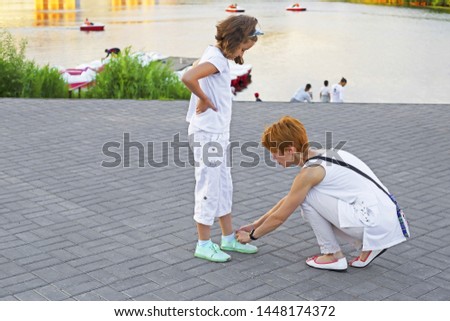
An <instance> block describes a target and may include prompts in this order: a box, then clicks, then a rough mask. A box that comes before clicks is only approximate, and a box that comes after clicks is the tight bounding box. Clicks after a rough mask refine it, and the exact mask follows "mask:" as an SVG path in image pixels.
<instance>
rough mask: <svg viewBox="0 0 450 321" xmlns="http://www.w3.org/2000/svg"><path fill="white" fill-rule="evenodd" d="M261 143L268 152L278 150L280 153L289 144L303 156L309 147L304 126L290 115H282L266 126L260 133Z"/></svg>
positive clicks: (282, 152)
mask: <svg viewBox="0 0 450 321" xmlns="http://www.w3.org/2000/svg"><path fill="white" fill-rule="evenodd" d="M261 143H262V145H263V146H264V147H265V148H267V149H268V150H269V151H270V152H272V153H274V152H276V151H279V152H280V153H281V154H282V155H283V154H284V150H285V149H286V148H288V147H290V146H294V147H295V148H296V149H297V151H298V152H300V153H302V154H303V156H304V157H305V156H307V153H308V149H309V143H308V135H307V133H306V129H305V127H304V126H303V124H302V123H301V122H300V121H299V120H297V119H295V118H293V117H291V116H284V117H282V118H281V119H280V120H279V121H277V122H276V123H273V124H272V125H270V126H269V127H267V128H266V129H265V130H264V133H263V134H262V138H261Z"/></svg>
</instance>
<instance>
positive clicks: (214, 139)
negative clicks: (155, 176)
mask: <svg viewBox="0 0 450 321" xmlns="http://www.w3.org/2000/svg"><path fill="white" fill-rule="evenodd" d="M229 137H230V135H229V133H224V134H213V133H208V132H205V131H197V132H194V133H193V134H191V135H189V142H190V145H191V149H192V151H193V154H194V160H195V162H196V164H195V208H194V220H195V221H196V222H197V223H200V224H204V225H209V226H211V225H213V224H214V220H215V218H216V217H221V216H224V215H226V214H229V213H231V205H232V198H233V181H232V179H231V167H230V166H228V162H229V159H228V150H227V148H228V146H229Z"/></svg>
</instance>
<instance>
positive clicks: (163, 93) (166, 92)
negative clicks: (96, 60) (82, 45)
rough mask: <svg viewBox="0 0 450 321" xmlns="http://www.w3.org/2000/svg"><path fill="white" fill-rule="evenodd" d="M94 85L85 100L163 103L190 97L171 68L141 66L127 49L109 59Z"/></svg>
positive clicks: (160, 65)
mask: <svg viewBox="0 0 450 321" xmlns="http://www.w3.org/2000/svg"><path fill="white" fill-rule="evenodd" d="M95 82H96V83H95V86H93V87H91V88H90V89H89V90H88V91H87V92H86V94H85V97H87V98H117V99H164V100H165V99H188V98H189V97H190V92H189V90H188V89H187V88H186V87H185V86H184V84H183V83H182V82H181V81H180V80H179V79H178V76H177V75H176V74H175V73H174V72H173V71H172V70H171V69H170V66H168V65H167V64H164V63H162V62H159V61H153V62H151V63H150V64H148V65H146V66H142V65H141V63H140V62H139V59H138V58H137V57H133V56H131V55H130V48H126V49H125V50H124V51H123V53H122V54H120V55H118V56H117V57H114V58H112V59H111V60H110V62H109V63H108V64H106V65H105V68H104V70H103V71H102V72H101V73H99V74H98V75H97V78H96V81H95Z"/></svg>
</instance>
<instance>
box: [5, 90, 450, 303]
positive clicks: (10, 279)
mask: <svg viewBox="0 0 450 321" xmlns="http://www.w3.org/2000/svg"><path fill="white" fill-rule="evenodd" d="M186 105H187V104H186V102H179V101H176V102H157V101H118V100H114V101H111V100H100V101H99V100H77V99H73V100H21V99H0V136H1V141H0V150H1V157H0V298H2V299H3V300H449V299H450V227H449V226H450V179H449V177H450V163H449V159H450V126H449V124H450V105H371V104H343V105H341V106H335V105H323V104H313V105H299V104H286V103H260V104H257V103H253V102H237V103H235V105H234V114H233V117H234V118H233V124H232V140H234V141H236V142H240V144H241V146H243V144H244V143H245V142H252V141H253V142H258V141H259V138H260V135H261V132H262V131H263V129H264V126H265V125H267V124H270V123H272V122H274V121H275V120H277V119H278V118H280V116H282V115H287V114H289V115H292V116H295V117H298V118H300V119H301V120H302V121H303V122H304V124H305V125H306V127H307V129H308V130H309V134H310V139H311V140H312V141H315V142H317V143H321V144H322V145H325V144H326V137H327V134H326V133H327V132H330V133H332V134H331V136H332V140H333V141H332V142H331V141H330V140H329V139H328V143H327V144H328V145H331V146H336V145H337V144H338V143H339V142H340V141H346V143H345V146H344V149H346V150H349V151H351V152H354V153H355V154H357V155H358V156H359V157H361V158H362V159H363V160H365V161H367V163H368V164H369V165H371V166H372V168H373V169H374V171H375V173H377V174H378V175H379V176H380V178H381V179H382V180H383V182H384V183H385V184H386V185H387V186H388V187H389V188H390V189H391V191H393V192H394V194H396V195H397V198H398V199H399V201H400V204H402V205H403V206H404V208H405V210H406V213H407V215H408V217H409V220H410V224H411V225H412V228H411V230H412V235H413V237H412V239H411V240H410V241H408V242H406V243H403V244H401V245H399V246H396V247H394V248H391V249H390V250H389V251H387V252H386V253H385V254H383V256H381V257H380V258H379V259H377V260H376V261H375V262H374V263H373V264H372V265H371V266H370V267H369V268H367V269H364V270H357V269H351V268H349V270H348V272H347V273H335V272H326V271H319V270H314V269H311V268H308V267H307V266H306V265H305V263H304V261H305V258H306V257H308V256H311V255H313V254H316V253H317V251H318V247H317V245H316V242H315V239H314V235H313V233H312V232H311V230H310V228H309V226H308V225H307V224H306V223H305V222H304V221H303V220H302V219H301V218H300V215H299V214H298V212H296V213H295V214H294V215H293V216H292V217H291V218H290V219H289V220H288V221H287V222H286V223H285V224H284V225H283V226H282V227H280V228H279V229H278V230H277V231H275V232H273V233H271V234H270V235H268V236H266V237H263V238H261V239H260V240H258V241H257V242H255V244H257V245H258V246H259V248H260V251H259V252H258V253H257V254H256V255H253V256H245V255H244V254H233V260H232V261H231V262H229V263H224V264H214V263H209V262H206V261H202V260H199V259H195V258H194V257H193V249H194V244H195V240H196V231H195V226H194V222H193V220H192V217H191V216H192V211H193V188H194V178H193V175H194V173H193V171H194V170H193V167H192V166H190V165H189V166H187V167H179V166H177V165H176V164H175V162H177V163H182V161H185V162H186V161H187V159H188V157H187V155H188V153H187V148H184V147H183V148H181V149H180V152H179V153H178V152H177V151H176V152H174V151H173V149H171V150H170V153H169V157H168V163H169V165H168V166H164V167H154V166H153V167H152V166H150V165H149V162H161V161H162V160H164V158H163V157H162V155H161V146H162V144H161V142H171V141H173V140H174V137H175V135H176V134H177V133H179V132H180V133H181V134H180V139H181V141H185V140H186V130H187V123H186V122H185V121H184V116H185V112H186ZM124 133H128V134H126V135H125V136H126V137H128V135H129V140H130V141H131V142H134V143H133V144H132V146H134V147H131V149H130V150H131V153H130V155H129V157H128V158H126V157H124V156H125V154H126V152H127V151H126V148H125V149H124V147H125V143H124ZM328 136H330V135H329V134H328ZM126 137H125V138H126ZM108 142H110V145H106V146H105V147H108V149H107V150H106V152H107V153H108V154H105V153H103V152H102V147H103V146H104V144H105V143H108ZM113 142H116V143H113ZM147 142H155V144H154V145H153V148H149V146H147ZM137 143H141V144H142V146H141V147H136V146H138V144H137ZM114 144H116V145H114ZM118 144H120V147H119V145H118ZM127 146H128V147H129V146H130V144H128V143H127ZM245 146H246V147H247V149H245V154H242V153H240V152H239V149H238V148H236V149H234V154H233V155H234V156H235V157H234V159H233V162H234V167H233V178H234V186H235V191H234V225H235V227H238V226H240V225H241V224H245V223H248V222H250V221H252V220H253V219H255V218H256V217H259V216H260V215H261V214H263V213H264V212H265V211H266V210H268V209H269V208H270V207H271V206H272V205H273V204H274V203H275V202H276V201H277V200H278V199H279V198H280V197H281V196H283V195H284V194H285V193H286V191H287V189H288V187H289V186H290V183H291V181H292V179H293V176H294V175H295V173H296V172H297V170H298V169H295V168H294V169H281V168H279V167H278V168H274V167H270V166H269V165H270V164H269V165H267V164H265V162H264V161H262V160H263V159H264V158H262V160H260V161H259V162H254V164H253V165H256V166H250V167H248V166H249V165H251V163H252V162H253V161H254V160H255V159H256V158H257V157H256V156H257V155H259V156H261V157H262V156H264V153H263V149H262V148H254V147H252V144H251V143H247V144H246V145H245ZM245 146H244V147H245ZM144 147H145V148H144ZM150 147H152V145H151V144H150ZM139 149H141V152H145V154H144V153H142V154H141V160H142V161H143V165H145V166H144V167H141V168H140V167H139V155H138V154H139ZM148 152H150V156H152V154H153V157H149V156H148ZM114 153H115V154H114ZM115 157H120V158H121V164H120V165H119V166H118V167H111V168H107V167H102V166H101V165H102V162H106V163H108V164H109V165H114V164H113V161H114V160H115ZM178 158H179V161H178ZM127 162H129V165H130V166H129V167H124V165H126V163H127ZM241 162H242V163H241ZM267 162H268V161H267ZM240 163H241V166H239V165H240ZM244 166H247V167H244ZM219 236H220V230H219V227H218V226H217V224H216V225H215V226H214V228H213V238H214V240H219Z"/></svg>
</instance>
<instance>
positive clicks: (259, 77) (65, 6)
mask: <svg viewBox="0 0 450 321" xmlns="http://www.w3.org/2000/svg"><path fill="white" fill-rule="evenodd" d="M293 2H294V1H261V0H260V1H242V2H238V4H239V5H240V6H242V7H245V9H246V12H245V13H246V14H249V15H253V16H255V17H257V18H258V20H259V22H260V26H261V28H262V29H263V31H264V32H265V35H264V36H262V37H260V39H259V41H258V43H257V44H256V45H255V46H254V47H253V48H252V49H251V50H250V51H248V53H247V54H246V56H245V62H246V63H249V64H251V65H252V66H253V71H252V75H253V82H252V83H251V85H250V86H249V88H248V89H247V90H245V91H243V92H241V93H239V94H238V96H237V97H236V99H237V100H253V99H254V98H253V93H254V92H259V93H260V96H261V98H262V99H263V100H265V101H288V100H289V99H290V97H291V96H292V94H293V93H294V92H295V91H296V90H297V89H298V87H303V86H304V85H305V84H306V83H311V84H312V87H313V92H314V100H316V101H317V100H318V93H319V88H320V87H321V86H322V83H323V80H325V79H328V80H329V81H330V84H333V83H336V82H338V81H339V79H340V78H341V77H342V76H345V77H346V78H347V80H348V85H347V87H346V91H345V101H346V102H367V103H450V59H449V57H450V15H449V14H445V13H437V12H433V11H430V10H426V9H415V8H404V7H393V6H375V5H364V4H352V3H345V2H321V1H308V2H306V1H304V2H301V5H302V6H304V7H306V8H307V9H308V10H307V11H306V12H301V13H294V12H287V11H285V8H286V7H287V6H289V5H291V4H292V3H293ZM228 4H229V3H228V2H224V1H195V0H190V1H188V0H184V1H183V0H181V1H153V0H96V1H92V0H91V1H89V0H0V28H7V29H8V30H9V31H10V32H11V33H13V34H14V35H15V36H17V37H24V38H26V39H27V40H28V47H27V57H28V58H30V59H34V60H35V61H36V62H38V63H39V64H47V63H49V64H50V65H58V66H63V67H66V68H70V67H75V66H77V65H79V64H82V63H87V62H90V61H93V60H96V59H100V58H101V57H104V49H105V48H111V47H119V48H125V47H127V46H132V49H133V50H134V51H157V52H161V53H163V54H166V55H169V56H183V57H199V56H200V55H201V53H202V52H203V50H204V48H205V47H206V46H207V45H208V44H213V43H214V34H215V24H216V22H217V21H219V20H221V19H224V18H226V17H227V16H228V15H229V14H228V13H226V12H225V7H226V6H227V5H228ZM86 17H89V19H90V20H91V21H94V22H101V23H104V24H106V29H105V31H104V32H90V33H86V32H81V31H79V25H80V24H81V23H82V22H83V21H84V19H85V18H86Z"/></svg>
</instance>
